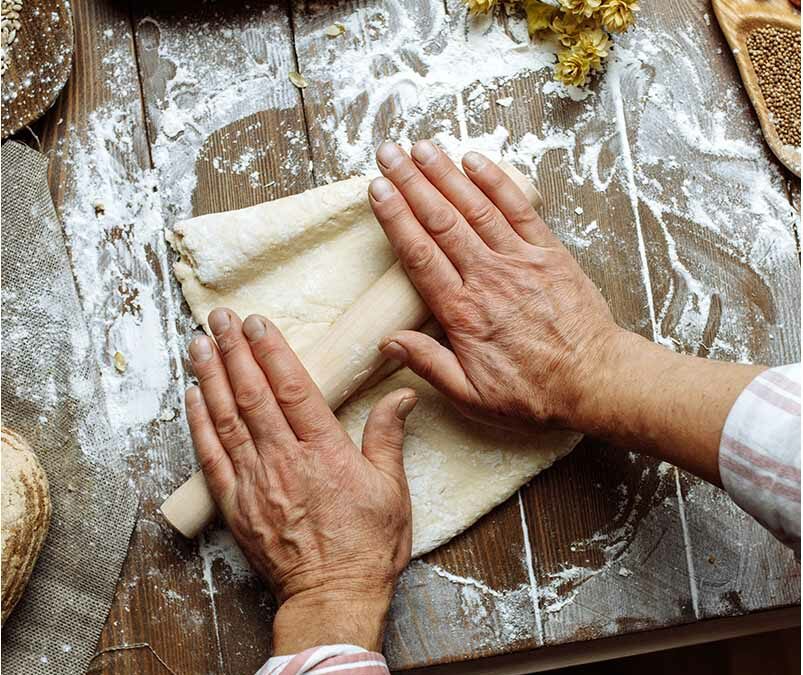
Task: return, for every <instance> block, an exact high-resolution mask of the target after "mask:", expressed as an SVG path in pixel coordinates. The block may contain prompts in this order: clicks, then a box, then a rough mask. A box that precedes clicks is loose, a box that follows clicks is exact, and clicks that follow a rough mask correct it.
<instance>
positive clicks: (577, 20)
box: [549, 13, 596, 47]
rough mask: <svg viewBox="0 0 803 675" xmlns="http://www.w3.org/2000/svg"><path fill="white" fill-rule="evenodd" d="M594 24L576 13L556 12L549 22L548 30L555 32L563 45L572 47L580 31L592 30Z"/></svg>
mask: <svg viewBox="0 0 803 675" xmlns="http://www.w3.org/2000/svg"><path fill="white" fill-rule="evenodd" d="M595 27H596V25H595V24H594V23H593V22H591V21H589V20H587V19H584V18H583V17H582V16H579V15H577V14H569V13H565V14H557V15H555V16H554V17H553V19H552V21H551V22H550V24H549V28H550V30H551V31H552V32H553V33H555V35H556V36H557V38H558V40H559V41H560V43H561V44H562V45H563V46H564V47H572V46H574V44H575V43H576V42H577V39H578V37H579V36H580V33H582V32H583V31H585V30H593V29H594V28H595Z"/></svg>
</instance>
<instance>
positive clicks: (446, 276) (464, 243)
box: [370, 141, 625, 430]
mask: <svg viewBox="0 0 803 675" xmlns="http://www.w3.org/2000/svg"><path fill="white" fill-rule="evenodd" d="M377 161H378V165H379V168H380V170H381V172H382V174H383V175H384V176H385V177H384V178H377V179H375V180H374V181H373V182H372V183H371V188H370V202H371V206H372V208H373V210H374V213H375V214H376V217H377V219H378V221H379V223H380V224H381V225H382V227H383V229H384V230H385V234H386V235H387V237H388V239H389V240H390V242H391V244H392V246H393V248H394V250H395V252H396V254H397V255H398V257H399V259H400V260H401V261H402V264H403V265H404V267H405V269H406V270H407V273H408V275H409V276H410V279H411V280H412V282H413V283H414V284H415V286H416V288H417V289H418V291H419V293H420V294H421V296H422V298H423V299H424V301H425V302H426V303H427V305H429V307H430V308H431V309H432V312H433V313H434V315H435V317H436V318H437V319H438V321H439V322H440V324H441V326H442V327H443V328H444V330H445V331H446V335H447V337H448V339H449V344H450V345H451V349H449V348H448V347H445V346H443V345H441V344H440V343H439V342H437V341H436V340H435V339H433V338H431V337H429V336H427V335H424V334H423V333H419V332H416V331H400V332H398V333H394V334H392V335H389V336H387V337H386V338H385V339H384V340H383V342H382V343H381V344H380V349H381V350H382V352H383V354H385V355H386V356H388V357H389V358H393V359H396V360H398V361H401V362H402V363H404V364H405V365H406V366H408V367H409V368H410V369H411V370H413V371H414V372H415V373H417V374H418V375H420V376H421V377H423V378H424V379H426V380H427V381H429V382H430V383H431V384H432V385H433V386H434V387H436V388H437V389H439V390H440V391H441V392H442V393H443V394H445V395H446V396H448V397H449V398H451V399H452V400H453V401H454V402H455V404H456V405H457V407H458V408H459V409H460V410H461V411H462V412H463V413H465V414H466V415H468V416H470V417H472V418H475V419H480V420H481V421H485V422H489V423H492V424H496V425H498V426H504V427H511V428H521V427H529V428H532V427H534V426H542V425H549V426H559V427H563V428H573V429H581V427H583V426H584V422H583V420H582V419H580V415H581V413H580V412H579V411H580V410H581V408H582V407H583V406H582V405H581V403H582V402H583V399H585V398H586V397H587V393H588V392H592V391H594V388H595V387H596V386H597V384H598V383H597V382H595V378H596V377H598V374H599V372H600V371H601V370H604V369H602V368H601V367H600V361H601V360H602V359H603V355H604V353H605V351H606V349H607V347H608V345H609V344H610V343H611V341H612V340H613V339H614V338H618V337H619V336H621V335H622V334H624V333H625V331H624V330H622V329H620V328H619V327H618V326H617V325H616V324H615V323H614V320H613V317H612V315H611V312H610V310H609V308H608V305H607V304H606V302H605V300H604V299H603V297H602V295H601V294H600V292H599V291H598V290H597V288H596V287H595V286H594V284H593V283H592V281H591V280H590V279H589V278H588V277H587V276H586V275H585V274H584V273H583V271H582V269H580V266H579V265H578V264H577V262H576V261H575V260H574V258H573V257H572V256H571V254H570V253H569V251H568V250H567V249H566V248H565V247H564V246H563V245H562V244H561V242H560V241H559V240H558V239H557V237H555V236H554V235H553V234H552V232H550V231H549V229H548V228H547V226H546V225H545V224H544V221H543V220H542V219H541V218H540V217H539V215H538V214H537V213H536V212H535V210H534V209H533V208H532V206H531V205H530V204H529V202H528V201H527V199H526V197H525V196H524V194H523V193H522V192H521V190H520V189H519V188H518V187H517V186H516V184H515V183H514V182H513V181H512V179H511V178H509V177H508V176H507V175H506V174H505V173H504V172H503V171H502V169H500V168H499V167H498V166H497V165H496V164H494V163H493V162H492V161H490V160H489V159H487V158H485V157H483V156H482V155H479V154H478V153H474V152H472V153H469V154H467V155H466V156H465V157H464V158H463V168H464V170H465V174H463V173H462V172H461V171H459V170H458V169H457V167H456V166H455V165H454V164H453V163H452V161H451V160H450V159H449V158H448V157H447V156H446V154H445V153H443V152H442V151H441V150H439V149H438V148H437V147H436V146H435V145H434V144H433V143H431V142H429V141H420V142H418V143H417V144H416V145H415V146H414V147H413V150H412V158H411V157H410V156H408V155H407V154H406V153H405V152H404V151H403V150H401V148H399V147H398V146H396V145H395V144H393V143H384V144H383V145H382V146H380V148H379V150H378V151H377ZM581 430H582V429H581Z"/></svg>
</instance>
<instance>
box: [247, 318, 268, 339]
mask: <svg viewBox="0 0 803 675" xmlns="http://www.w3.org/2000/svg"><path fill="white" fill-rule="evenodd" d="M243 333H245V337H246V338H248V339H249V340H250V341H251V342H254V341H255V340H259V338H261V337H262V336H263V335H264V334H265V322H264V321H263V320H262V319H261V318H260V317H258V316H255V315H253V314H252V315H251V316H249V317H248V318H247V319H246V320H245V321H243Z"/></svg>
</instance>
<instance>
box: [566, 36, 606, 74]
mask: <svg viewBox="0 0 803 675" xmlns="http://www.w3.org/2000/svg"><path fill="white" fill-rule="evenodd" d="M574 49H575V50H577V52H578V53H580V54H582V55H584V56H585V57H586V58H587V59H588V62H589V65H590V66H591V68H593V69H594V70H600V69H601V68H602V59H604V58H606V57H607V56H608V52H609V51H610V49H611V39H610V38H609V37H608V34H607V33H606V32H605V31H604V30H601V29H599V28H597V29H596V30H589V31H584V32H583V33H580V35H579V37H578V38H577V44H576V45H575V47H574Z"/></svg>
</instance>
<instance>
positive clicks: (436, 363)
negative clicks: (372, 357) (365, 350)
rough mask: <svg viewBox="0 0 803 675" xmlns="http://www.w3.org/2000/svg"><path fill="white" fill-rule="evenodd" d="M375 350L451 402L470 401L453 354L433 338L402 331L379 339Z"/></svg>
mask: <svg viewBox="0 0 803 675" xmlns="http://www.w3.org/2000/svg"><path fill="white" fill-rule="evenodd" d="M379 349H380V351H381V352H382V354H384V355H385V356H386V357H388V358H391V359H395V360H397V361H401V362H402V363H403V364H404V365H405V366H407V367H408V368H409V369H410V370H412V371H413V372H414V373H415V374H416V375H418V376H419V377H422V378H423V379H425V380H426V381H427V382H429V383H430V384H431V385H432V386H433V387H435V389H437V390H438V391H440V392H441V393H442V394H444V395H445V396H447V397H448V398H451V399H452V400H453V401H460V402H463V403H468V402H470V400H471V395H472V392H473V389H474V388H473V386H472V385H471V383H470V382H469V381H468V378H467V377H466V374H465V372H464V371H463V366H461V365H460V361H459V360H458V359H457V356H455V354H454V352H453V351H452V350H451V349H447V348H446V347H444V346H443V345H442V344H441V343H440V342H438V341H437V340H436V339H435V338H432V337H430V336H429V335H425V334H424V333H419V332H417V331H413V330H404V331H400V332H398V333H394V334H393V335H390V336H388V337H386V338H385V339H384V340H382V342H381V343H380V345H379Z"/></svg>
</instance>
